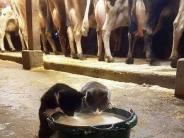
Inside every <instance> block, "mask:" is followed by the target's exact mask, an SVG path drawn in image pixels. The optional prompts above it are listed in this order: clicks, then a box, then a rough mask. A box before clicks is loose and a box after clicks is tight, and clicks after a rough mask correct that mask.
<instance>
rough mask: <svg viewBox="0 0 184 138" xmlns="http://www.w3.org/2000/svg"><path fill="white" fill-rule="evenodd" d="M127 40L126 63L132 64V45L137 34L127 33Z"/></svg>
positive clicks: (133, 45)
mask: <svg viewBox="0 0 184 138" xmlns="http://www.w3.org/2000/svg"><path fill="white" fill-rule="evenodd" d="M128 41H129V48H128V55H127V59H126V63H127V64H133V63H134V58H133V53H134V47H135V44H136V41H137V36H135V35H133V34H131V33H128Z"/></svg>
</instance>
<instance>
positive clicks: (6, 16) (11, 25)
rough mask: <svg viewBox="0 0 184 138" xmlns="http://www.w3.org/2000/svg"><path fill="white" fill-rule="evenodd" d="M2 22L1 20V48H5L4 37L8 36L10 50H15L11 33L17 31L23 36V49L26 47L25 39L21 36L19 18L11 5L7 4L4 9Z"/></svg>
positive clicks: (0, 19) (1, 17)
mask: <svg viewBox="0 0 184 138" xmlns="http://www.w3.org/2000/svg"><path fill="white" fill-rule="evenodd" d="M9 4H10V3H9ZM0 22H1V24H0V45H1V46H0V49H1V50H2V51H4V50H5V48H4V41H3V40H4V37H6V39H7V41H8V46H9V48H10V50H11V51H15V48H14V46H13V43H12V41H11V35H10V33H11V32H16V33H17V34H19V36H20V38H21V43H22V49H26V47H24V46H25V44H24V41H23V39H22V37H21V36H22V34H21V32H20V29H19V23H18V20H17V18H16V16H15V14H14V12H13V10H12V8H11V7H10V6H7V7H5V8H3V9H2V11H1V16H0Z"/></svg>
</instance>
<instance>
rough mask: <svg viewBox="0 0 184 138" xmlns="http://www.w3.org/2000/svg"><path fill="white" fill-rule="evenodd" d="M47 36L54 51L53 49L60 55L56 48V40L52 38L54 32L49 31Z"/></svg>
mask: <svg viewBox="0 0 184 138" xmlns="http://www.w3.org/2000/svg"><path fill="white" fill-rule="evenodd" d="M46 36H47V40H48V42H49V44H50V46H51V48H52V51H53V52H54V53H55V54H56V55H58V54H59V53H58V51H57V49H56V45H55V42H54V40H53V39H52V34H51V33H50V32H47V33H46Z"/></svg>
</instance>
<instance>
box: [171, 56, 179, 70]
mask: <svg viewBox="0 0 184 138" xmlns="http://www.w3.org/2000/svg"><path fill="white" fill-rule="evenodd" d="M177 62H178V58H173V59H172V60H171V63H170V65H171V67H172V68H177Z"/></svg>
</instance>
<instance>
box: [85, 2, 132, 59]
mask: <svg viewBox="0 0 184 138" xmlns="http://www.w3.org/2000/svg"><path fill="white" fill-rule="evenodd" d="M92 2H93V5H94V8H95V18H96V22H97V37H98V57H99V60H104V53H103V49H104V50H105V56H106V57H107V62H113V57H112V54H111V51H110V35H111V32H112V31H113V30H114V29H116V28H118V27H121V26H128V21H129V17H128V0H87V7H86V13H85V17H84V20H83V26H82V30H83V32H84V34H86V32H87V31H88V30H89V21H88V14H89V7H90V4H92ZM103 45H104V46H103Z"/></svg>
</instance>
